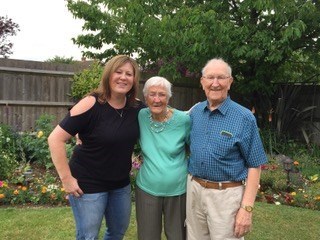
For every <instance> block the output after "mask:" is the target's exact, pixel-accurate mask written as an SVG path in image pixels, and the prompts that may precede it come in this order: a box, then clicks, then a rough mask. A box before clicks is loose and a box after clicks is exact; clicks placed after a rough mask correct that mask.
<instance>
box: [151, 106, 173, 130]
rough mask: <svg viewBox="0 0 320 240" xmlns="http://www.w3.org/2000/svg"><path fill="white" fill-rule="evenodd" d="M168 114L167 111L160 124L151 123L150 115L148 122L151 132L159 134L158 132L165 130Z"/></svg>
mask: <svg viewBox="0 0 320 240" xmlns="http://www.w3.org/2000/svg"><path fill="white" fill-rule="evenodd" d="M168 113H169V110H167V112H166V116H165V117H164V119H163V121H162V122H157V121H153V118H152V114H151V113H150V115H149V120H150V129H151V131H153V132H155V133H159V132H162V131H163V130H164V129H165V128H166V126H167V124H168V123H167V120H168Z"/></svg>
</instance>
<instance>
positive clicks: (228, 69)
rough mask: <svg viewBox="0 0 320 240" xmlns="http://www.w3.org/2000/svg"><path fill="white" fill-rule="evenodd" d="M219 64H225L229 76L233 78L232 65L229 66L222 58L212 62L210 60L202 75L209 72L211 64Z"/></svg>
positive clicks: (214, 59) (213, 59)
mask: <svg viewBox="0 0 320 240" xmlns="http://www.w3.org/2000/svg"><path fill="white" fill-rule="evenodd" d="M217 63H223V64H225V65H226V67H227V71H228V74H229V75H230V76H232V70H231V67H230V65H229V64H228V63H227V62H226V61H224V60H223V59H222V58H212V59H211V60H209V61H208V62H207V63H206V65H205V66H204V67H203V68H202V70H201V73H202V75H203V74H204V72H205V71H206V70H207V67H208V66H209V65H211V64H217Z"/></svg>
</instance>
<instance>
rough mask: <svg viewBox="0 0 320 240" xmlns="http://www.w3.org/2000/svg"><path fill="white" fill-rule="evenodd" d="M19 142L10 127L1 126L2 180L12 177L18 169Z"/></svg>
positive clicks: (0, 172)
mask: <svg viewBox="0 0 320 240" xmlns="http://www.w3.org/2000/svg"><path fill="white" fill-rule="evenodd" d="M17 149H18V147H17V142H16V136H15V133H14V132H13V131H12V129H11V128H10V127H9V126H6V125H3V124H1V125H0V179H6V178H8V177H10V175H11V174H12V172H13V171H14V169H15V168H16V167H17V165H18V162H17Z"/></svg>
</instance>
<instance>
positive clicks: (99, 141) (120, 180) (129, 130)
mask: <svg viewBox="0 0 320 240" xmlns="http://www.w3.org/2000/svg"><path fill="white" fill-rule="evenodd" d="M139 77H140V72H139V66H138V64H137V63H136V61H135V60H133V59H132V58H130V57H128V56H125V55H118V56H115V57H113V58H112V59H111V60H109V61H108V62H107V63H106V65H105V67H104V72H103V75H102V78H101V82H100V85H99V87H98V89H96V90H94V91H93V92H92V93H90V94H88V95H87V96H86V97H84V98H83V99H82V100H80V101H79V102H78V103H77V104H76V105H75V106H74V107H73V108H72V109H71V110H70V111H69V112H68V114H67V116H66V117H65V118H64V119H63V120H62V121H61V122H60V123H59V125H58V126H57V127H56V128H55V129H54V130H53V132H52V133H51V134H50V136H49V138H48V143H49V148H50V151H51V157H52V161H53V163H54V165H55V167H56V170H57V172H58V174H59V177H60V179H61V181H62V184H63V187H64V189H65V191H66V192H67V193H68V197H69V201H70V204H71V207H72V210H73V214H74V218H75V221H76V236H77V237H76V239H79V240H80V239H98V234H99V230H100V227H101V223H102V219H103V218H105V220H106V225H107V228H106V232H105V235H104V239H105V240H107V239H112V240H117V239H123V237H124V234H125V232H126V230H127V228H128V225H129V219H130V213H131V185H130V177H129V172H130V170H131V157H132V152H133V148H134V144H135V143H136V141H137V139H138V137H139V124H138V119H137V115H138V112H139V110H140V109H141V108H142V107H143V106H144V105H143V104H142V103H141V102H140V101H137V100H136V95H137V86H138V83H139ZM77 134H78V136H79V139H80V141H81V144H79V145H77V146H76V147H75V149H74V152H73V155H72V157H71V159H70V161H69V162H68V160H67V156H66V150H65V144H66V142H67V141H68V140H69V139H70V138H71V137H72V136H75V135H77Z"/></svg>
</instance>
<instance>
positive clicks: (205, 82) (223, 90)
mask: <svg viewBox="0 0 320 240" xmlns="http://www.w3.org/2000/svg"><path fill="white" fill-rule="evenodd" d="M232 81H233V79H232V76H231V75H230V71H229V68H228V65H227V64H226V63H225V62H223V61H215V62H212V63H209V64H208V65H207V66H206V67H205V68H204V72H203V76H202V77H201V85H202V88H203V90H204V92H205V94H206V96H207V100H208V102H209V105H210V106H209V108H210V110H214V109H216V108H218V107H219V105H220V104H221V103H222V102H223V101H224V100H225V99H226V98H227V96H228V91H229V90H230V87H231V84H232Z"/></svg>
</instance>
